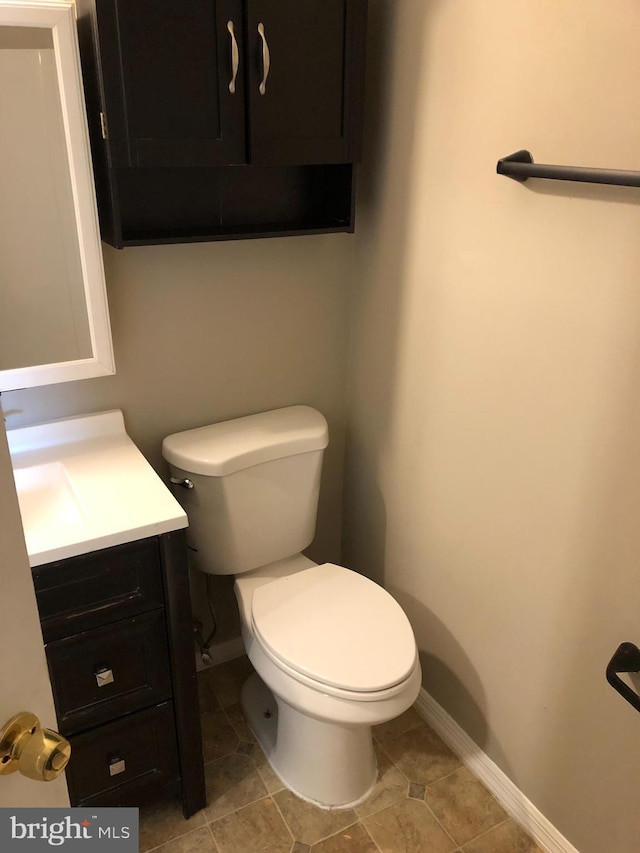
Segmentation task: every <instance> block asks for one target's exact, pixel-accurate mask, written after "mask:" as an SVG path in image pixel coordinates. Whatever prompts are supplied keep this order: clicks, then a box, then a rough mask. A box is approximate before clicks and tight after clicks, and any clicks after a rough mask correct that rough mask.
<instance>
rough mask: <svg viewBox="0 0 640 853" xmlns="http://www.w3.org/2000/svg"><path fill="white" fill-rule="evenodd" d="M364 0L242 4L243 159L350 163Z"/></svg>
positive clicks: (285, 0)
mask: <svg viewBox="0 0 640 853" xmlns="http://www.w3.org/2000/svg"><path fill="white" fill-rule="evenodd" d="M365 15H366V0H248V2H247V51H248V54H247V65H248V87H249V92H248V97H249V122H250V142H249V148H250V160H251V162H252V163H254V164H275V163H278V164H306V165H310V164H314V163H345V162H353V161H354V160H356V159H357V154H358V152H357V141H356V140H357V137H358V135H359V121H358V117H357V116H355V117H354V116H353V109H352V107H353V106H354V105H355V104H357V102H358V97H359V94H360V90H361V78H362V67H361V66H362V57H363V41H364V24H365Z"/></svg>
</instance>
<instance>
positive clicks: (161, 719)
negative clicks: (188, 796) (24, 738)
mask: <svg viewBox="0 0 640 853" xmlns="http://www.w3.org/2000/svg"><path fill="white" fill-rule="evenodd" d="M69 741H70V743H71V760H70V761H69V764H68V765H67V769H66V774H67V783H68V785H69V796H70V798H71V805H73V806H81V805H88V804H94V805H114V806H115V805H133V806H136V805H138V802H139V798H140V794H141V792H142V791H143V790H146V789H147V788H151V787H153V788H157V787H160V786H163V785H168V784H170V783H171V782H174V781H176V780H178V779H179V775H180V774H179V769H178V756H177V750H176V734H175V725H174V719H173V711H172V708H171V703H169V702H164V703H163V704H161V705H157V706H156V707H154V708H148V709H147V710H146V711H139V712H138V713H137V714H131V715H130V716H128V717H124V718H123V719H121V720H117V721H116V722H115V723H109V724H108V725H105V726H100V727H99V728H97V729H93V730H92V731H90V732H85V733H83V734H81V735H75V736H73V737H71V738H69Z"/></svg>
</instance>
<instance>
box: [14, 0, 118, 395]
mask: <svg viewBox="0 0 640 853" xmlns="http://www.w3.org/2000/svg"><path fill="white" fill-rule="evenodd" d="M0 116H1V117H2V119H1V121H0V391H8V390H14V389H17V388H30V387H34V386H36V385H48V384H50V383H54V382H65V381H71V380H74V379H86V378H89V377H94V376H103V375H106V374H109V373H114V363H113V350H112V345H111V333H110V328H109V316H108V308H107V299H106V289H105V281H104V270H103V265H102V251H101V246H100V236H99V230H98V219H97V212H96V203H95V194H94V188H93V174H92V170H91V155H90V150H89V140H88V132H87V127H86V116H85V108H84V95H83V91H82V83H81V76H80V60H79V54H78V45H77V34H76V28H75V15H74V6H73V3H72V2H69V0H54V2H46V0H43V2H40V3H28V4H27V3H21V2H16V0H14V2H7V0H0Z"/></svg>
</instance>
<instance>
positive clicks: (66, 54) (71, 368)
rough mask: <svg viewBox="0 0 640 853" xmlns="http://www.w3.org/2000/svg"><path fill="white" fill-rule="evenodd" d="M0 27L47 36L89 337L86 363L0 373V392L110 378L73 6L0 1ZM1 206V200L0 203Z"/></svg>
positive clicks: (49, 0)
mask: <svg viewBox="0 0 640 853" xmlns="http://www.w3.org/2000/svg"><path fill="white" fill-rule="evenodd" d="M0 26H9V27H11V26H15V27H40V28H43V29H49V30H51V34H52V36H53V48H54V55H55V64H56V71H57V75H58V84H59V87H60V100H61V103H62V119H63V124H64V133H65V139H66V143H67V153H68V158H69V172H70V175H71V188H72V194H73V204H74V212H75V219H76V227H77V234H78V245H79V249H80V259H81V264H82V275H83V280H84V293H85V299H86V304H87V316H88V320H89V330H90V334H91V351H92V357H91V358H84V359H79V360H77V361H64V362H59V363H56V364H43V365H38V366H35V367H20V368H15V369H12V370H0V391H13V390H17V389H19V388H33V387H35V386H38V385H50V384H52V383H56V382H71V381H73V380H75V379H89V378H91V377H95V376H106V375H108V374H111V373H115V364H114V359H113V347H112V343H111V329H110V325H109V308H108V305H107V292H106V286H105V278H104V267H103V263H102V248H101V244H100V229H99V225H98V214H97V207H96V199H95V190H94V185H93V170H92V165H91V150H90V148H89V135H88V130H87V118H86V110H85V104H84V91H83V88H82V75H81V71H80V53H79V49H78V35H77V31H76V17H75V5H74V3H73V2H72V0H37V2H32V0H23V1H22V2H21V0H13V2H9V1H8V0H0ZM0 203H2V202H1V200H0Z"/></svg>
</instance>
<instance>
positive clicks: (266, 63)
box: [258, 21, 271, 95]
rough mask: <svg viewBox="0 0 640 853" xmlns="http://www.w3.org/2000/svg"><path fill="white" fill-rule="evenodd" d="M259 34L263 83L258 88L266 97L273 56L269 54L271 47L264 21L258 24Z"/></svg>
mask: <svg viewBox="0 0 640 853" xmlns="http://www.w3.org/2000/svg"><path fill="white" fill-rule="evenodd" d="M258 34H259V36H260V38H261V39H262V83H260V85H259V86H258V91H259V92H260V94H261V95H264V94H265V92H266V91H267V77H268V76H269V69H270V68H271V54H270V53H269V45H268V44H267V37H266V35H265V32H264V24H263V23H262V21H261V22H260V23H259V24H258Z"/></svg>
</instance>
